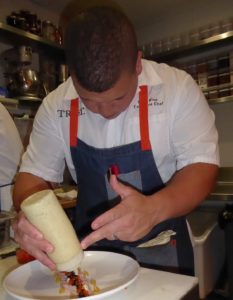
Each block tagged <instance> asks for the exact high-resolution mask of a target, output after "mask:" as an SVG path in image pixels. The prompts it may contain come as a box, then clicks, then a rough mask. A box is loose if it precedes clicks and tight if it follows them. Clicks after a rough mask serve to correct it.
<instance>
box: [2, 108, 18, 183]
mask: <svg viewBox="0 0 233 300" xmlns="http://www.w3.org/2000/svg"><path fill="white" fill-rule="evenodd" d="M0 141H1V142H0V186H1V185H5V184H9V183H11V182H12V181H13V179H14V176H15V174H16V172H17V170H18V167H19V163H20V157H21V154H22V152H23V145H22V142H21V139H20V136H19V133H18V130H17V128H16V126H15V123H14V121H13V119H12V118H11V116H10V114H9V113H8V111H7V110H6V108H5V107H4V106H3V105H2V104H1V103H0Z"/></svg>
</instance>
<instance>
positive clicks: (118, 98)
mask: <svg viewBox="0 0 233 300" xmlns="http://www.w3.org/2000/svg"><path fill="white" fill-rule="evenodd" d="M126 94H127V93H125V94H124V95H121V96H119V97H117V98H114V99H113V100H121V99H122V98H124V97H125V96H126Z"/></svg>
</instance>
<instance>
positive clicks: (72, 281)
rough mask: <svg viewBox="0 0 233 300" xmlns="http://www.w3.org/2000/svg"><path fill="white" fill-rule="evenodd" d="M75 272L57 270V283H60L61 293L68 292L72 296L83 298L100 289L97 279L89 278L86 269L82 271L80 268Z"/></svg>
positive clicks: (55, 275) (55, 274)
mask: <svg viewBox="0 0 233 300" xmlns="http://www.w3.org/2000/svg"><path fill="white" fill-rule="evenodd" d="M76 273H77V274H75V272H74V271H72V272H65V271H63V272H55V273H54V277H55V279H56V283H58V284H60V294H63V293H65V292H67V293H68V294H69V297H70V298H83V297H87V296H92V295H94V294H96V293H98V292H99V291H100V289H99V288H98V287H97V285H96V281H95V280H93V279H89V278H88V276H89V275H88V273H87V272H86V271H84V272H82V271H81V269H80V268H78V271H77V272H76Z"/></svg>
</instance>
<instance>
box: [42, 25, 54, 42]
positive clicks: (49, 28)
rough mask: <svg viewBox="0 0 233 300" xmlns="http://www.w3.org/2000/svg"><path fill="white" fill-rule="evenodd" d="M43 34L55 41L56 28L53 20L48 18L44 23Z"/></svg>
mask: <svg viewBox="0 0 233 300" xmlns="http://www.w3.org/2000/svg"><path fill="white" fill-rule="evenodd" d="M42 36H43V37H44V38H45V39H47V40H50V41H52V42H55V28H54V25H53V23H52V22H50V21H48V20H46V21H43V23H42Z"/></svg>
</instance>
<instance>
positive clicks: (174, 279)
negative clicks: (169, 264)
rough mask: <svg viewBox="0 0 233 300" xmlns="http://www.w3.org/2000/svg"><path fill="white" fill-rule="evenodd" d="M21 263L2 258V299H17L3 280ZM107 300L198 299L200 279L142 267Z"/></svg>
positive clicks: (12, 258)
mask: <svg viewBox="0 0 233 300" xmlns="http://www.w3.org/2000/svg"><path fill="white" fill-rule="evenodd" d="M18 266H19V265H18V263H17V261H16V257H15V256H12V257H8V258H5V259H2V260H0V299H1V300H16V299H17V298H15V297H13V296H10V295H8V294H6V292H5V291H4V290H3V287H2V282H3V280H4V277H5V276H6V275H7V274H8V273H9V272H11V271H12V270H14V269H15V268H17V267H18ZM104 299H106V300H108V299H109V300H110V299H111V300H119V299H121V300H142V299H146V300H156V299H157V300H177V299H183V300H184V299H187V300H197V299H199V297H198V279H197V278H196V277H191V276H184V275H179V274H173V273H169V272H163V271H157V270H152V269H147V268H140V273H139V277H138V278H137V279H136V281H135V282H134V283H133V284H132V285H130V286H129V287H128V288H127V289H124V290H122V291H120V292H118V293H116V294H115V295H112V296H110V297H106V298H104Z"/></svg>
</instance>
